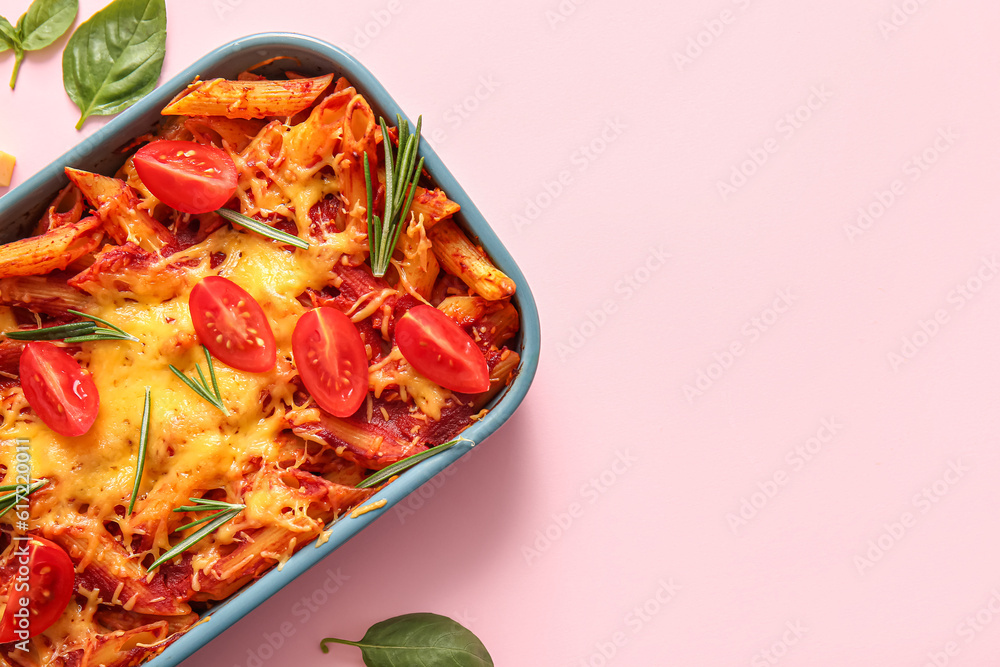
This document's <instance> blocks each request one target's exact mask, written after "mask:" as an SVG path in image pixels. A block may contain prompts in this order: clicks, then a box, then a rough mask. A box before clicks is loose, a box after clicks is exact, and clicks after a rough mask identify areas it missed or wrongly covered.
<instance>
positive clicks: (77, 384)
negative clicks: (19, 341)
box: [20, 341, 100, 436]
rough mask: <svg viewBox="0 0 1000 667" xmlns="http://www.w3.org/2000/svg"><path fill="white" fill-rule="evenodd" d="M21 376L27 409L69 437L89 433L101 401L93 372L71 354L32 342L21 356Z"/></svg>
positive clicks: (48, 345)
mask: <svg viewBox="0 0 1000 667" xmlns="http://www.w3.org/2000/svg"><path fill="white" fill-rule="evenodd" d="M20 375H21V389H22V390H24V397H25V398H26V399H28V405H30V406H31V409H32V410H34V411H35V414H37V415H38V418H39V419H41V420H42V421H43V422H45V424H46V425H47V426H48V427H49V428H51V429H52V430H53V431H55V432H56V433H61V434H62V435H68V436H77V435H83V434H84V433H86V432H87V431H89V430H90V427H91V426H92V425H93V423H94V420H95V419H97V408H98V407H99V406H100V397H99V396H98V395H97V387H96V386H94V378H93V377H91V375H90V371H88V370H87V369H85V368H82V367H81V366H80V364H78V363H76V359H74V358H73V357H72V356H71V355H70V354H69V353H68V352H66V351H65V350H62V349H60V348H58V347H56V346H55V345H53V344H52V343H46V342H42V341H32V342H30V343H28V344H27V345H25V346H24V351H23V352H21V361H20Z"/></svg>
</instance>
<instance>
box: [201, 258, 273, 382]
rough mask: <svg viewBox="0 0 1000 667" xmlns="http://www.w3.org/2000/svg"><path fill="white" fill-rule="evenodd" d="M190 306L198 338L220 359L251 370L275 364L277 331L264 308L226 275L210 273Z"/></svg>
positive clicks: (258, 371) (203, 280) (243, 369)
mask: <svg viewBox="0 0 1000 667" xmlns="http://www.w3.org/2000/svg"><path fill="white" fill-rule="evenodd" d="M188 307H189V308H190V309H191V322H192V324H194V330H195V331H196V332H197V333H198V338H200V339H201V342H203V343H204V344H205V346H206V347H208V351H209V352H211V353H212V355H213V356H215V357H216V358H218V359H219V360H220V361H222V362H223V363H225V364H228V365H229V366H232V367H233V368H238V369H239V370H241V371H249V372H251V373H263V372H264V371H269V370H271V369H272V368H274V363H275V359H276V358H277V347H276V346H275V344H274V333H273V332H272V331H271V325H270V323H268V321H267V315H265V314H264V309H263V308H261V307H260V304H259V303H257V300H256V299H254V298H253V297H252V296H250V294H249V293H247V291H246V290H245V289H243V288H242V287H240V286H239V285H237V284H236V283H234V282H233V281H232V280H229V279H227V278H223V277H222V276H208V277H207V278H203V279H202V280H201V282H199V283H198V284H197V285H195V286H194V289H192V290H191V298H190V299H189V300H188Z"/></svg>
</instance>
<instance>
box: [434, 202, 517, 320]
mask: <svg viewBox="0 0 1000 667" xmlns="http://www.w3.org/2000/svg"><path fill="white" fill-rule="evenodd" d="M429 236H430V239H431V241H432V242H433V244H434V254H435V255H437V258H438V261H440V262H441V266H443V267H444V269H445V271H448V272H449V273H451V274H452V275H454V276H457V277H458V278H461V280H462V282H464V283H465V284H466V285H468V286H469V289H471V290H472V291H474V292H475V293H476V294H478V295H479V296H481V297H483V298H484V299H487V300H489V301H497V300H499V299H509V298H510V297H512V296H514V290H515V286H514V281H513V280H511V279H510V278H508V277H507V276H506V275H505V274H504V273H503V271H501V270H500V269H498V268H497V267H495V266H494V265H493V262H491V261H490V258H489V257H487V256H486V253H484V252H483V251H482V250H481V249H479V248H478V247H476V246H474V245H473V244H472V242H471V241H470V240H469V238H468V237H467V236H466V235H465V233H464V232H463V231H462V230H461V229H459V228H458V225H456V224H455V223H454V222H453V221H451V220H442V221H441V222H440V223H438V224H437V225H436V226H435V227H433V228H432V229H431V230H430V232H429Z"/></svg>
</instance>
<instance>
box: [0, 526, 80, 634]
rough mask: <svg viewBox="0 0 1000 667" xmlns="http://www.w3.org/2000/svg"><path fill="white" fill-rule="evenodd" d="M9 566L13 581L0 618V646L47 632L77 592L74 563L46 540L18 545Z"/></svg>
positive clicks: (31, 540) (30, 539)
mask: <svg viewBox="0 0 1000 667" xmlns="http://www.w3.org/2000/svg"><path fill="white" fill-rule="evenodd" d="M7 565H8V566H7V567H6V568H5V569H7V570H9V571H10V572H11V573H12V581H11V582H10V588H9V589H8V592H7V595H8V597H7V608H6V609H5V610H4V612H3V618H0V644H3V643H7V642H12V641H15V640H16V641H23V640H25V639H27V638H29V637H34V636H35V635H37V634H39V633H42V632H45V631H46V630H47V629H48V628H49V627H51V626H52V624H53V623H55V622H56V621H57V620H59V617H60V616H62V613H63V612H64V611H65V610H66V605H68V604H69V601H70V598H72V597H73V590H74V588H75V587H74V585H73V581H74V572H73V561H71V560H70V558H69V556H68V555H67V554H66V552H65V551H63V549H62V547H60V546H59V545H58V544H55V543H54V542H50V541H49V540H47V539H45V538H44V537H35V536H31V537H30V538H29V539H28V540H27V541H20V542H15V543H14V549H13V551H12V552H11V555H10V560H9V561H8V564H7ZM22 610H24V611H22Z"/></svg>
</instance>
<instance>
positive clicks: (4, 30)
mask: <svg viewBox="0 0 1000 667" xmlns="http://www.w3.org/2000/svg"><path fill="white" fill-rule="evenodd" d="M20 43H21V40H19V39H18V38H17V29H16V28H15V27H14V26H12V25H11V24H10V21H8V20H7V19H5V18H4V17H2V16H0V53H3V52H4V51H6V50H7V49H13V48H14V46H15V45H17V44H20Z"/></svg>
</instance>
